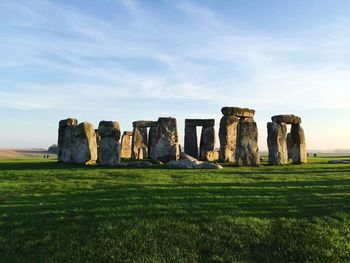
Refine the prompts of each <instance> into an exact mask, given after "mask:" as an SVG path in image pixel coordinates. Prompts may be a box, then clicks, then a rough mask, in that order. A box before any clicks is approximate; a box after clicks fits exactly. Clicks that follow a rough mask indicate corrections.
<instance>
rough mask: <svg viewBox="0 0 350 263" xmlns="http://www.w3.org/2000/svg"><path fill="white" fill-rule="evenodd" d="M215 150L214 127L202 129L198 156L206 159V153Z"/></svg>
mask: <svg viewBox="0 0 350 263" xmlns="http://www.w3.org/2000/svg"><path fill="white" fill-rule="evenodd" d="M214 150H215V129H214V127H203V128H202V133H201V141H200V146H199V156H200V158H202V159H205V158H206V153H207V152H209V151H214Z"/></svg>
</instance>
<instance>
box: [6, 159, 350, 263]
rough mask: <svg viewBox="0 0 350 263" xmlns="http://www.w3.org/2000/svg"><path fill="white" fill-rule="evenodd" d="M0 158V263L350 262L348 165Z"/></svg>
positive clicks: (349, 175) (319, 162)
mask: <svg viewBox="0 0 350 263" xmlns="http://www.w3.org/2000/svg"><path fill="white" fill-rule="evenodd" d="M310 160H311V162H310V163H309V164H307V165H301V166H293V165H290V166H286V167H270V166H266V165H265V166H261V167H255V168H238V167H229V166H226V167H225V168H224V169H223V170H166V169H162V168H160V167H158V168H153V169H131V168H129V169H120V168H118V169H117V168H101V167H81V166H75V165H62V164H58V163H56V162H54V161H53V160H48V161H44V160H0V262H349V261H350V165H344V164H343V165H330V164H327V161H328V159H327V158H311V159H310Z"/></svg>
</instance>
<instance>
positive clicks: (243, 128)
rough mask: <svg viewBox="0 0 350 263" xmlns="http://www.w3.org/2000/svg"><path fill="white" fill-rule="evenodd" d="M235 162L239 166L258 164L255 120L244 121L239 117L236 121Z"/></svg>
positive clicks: (258, 155) (258, 154)
mask: <svg viewBox="0 0 350 263" xmlns="http://www.w3.org/2000/svg"><path fill="white" fill-rule="evenodd" d="M236 164H237V165H240V166H256V165H259V164H260V153H259V147H258V128H257V125H256V122H245V121H244V120H243V119H241V120H240V121H239V123H238V127H237V146H236Z"/></svg>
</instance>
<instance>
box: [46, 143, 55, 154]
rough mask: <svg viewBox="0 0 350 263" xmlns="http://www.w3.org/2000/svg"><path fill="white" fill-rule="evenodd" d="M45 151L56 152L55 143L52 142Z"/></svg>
mask: <svg viewBox="0 0 350 263" xmlns="http://www.w3.org/2000/svg"><path fill="white" fill-rule="evenodd" d="M47 151H48V152H49V153H53V154H57V145H56V144H52V145H51V146H50V147H49V148H48V149H47Z"/></svg>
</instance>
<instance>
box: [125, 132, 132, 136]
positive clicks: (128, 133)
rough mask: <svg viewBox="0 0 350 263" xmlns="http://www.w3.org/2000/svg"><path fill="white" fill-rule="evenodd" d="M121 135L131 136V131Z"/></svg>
mask: <svg viewBox="0 0 350 263" xmlns="http://www.w3.org/2000/svg"><path fill="white" fill-rule="evenodd" d="M123 135H128V136H132V131H124V132H123Z"/></svg>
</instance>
